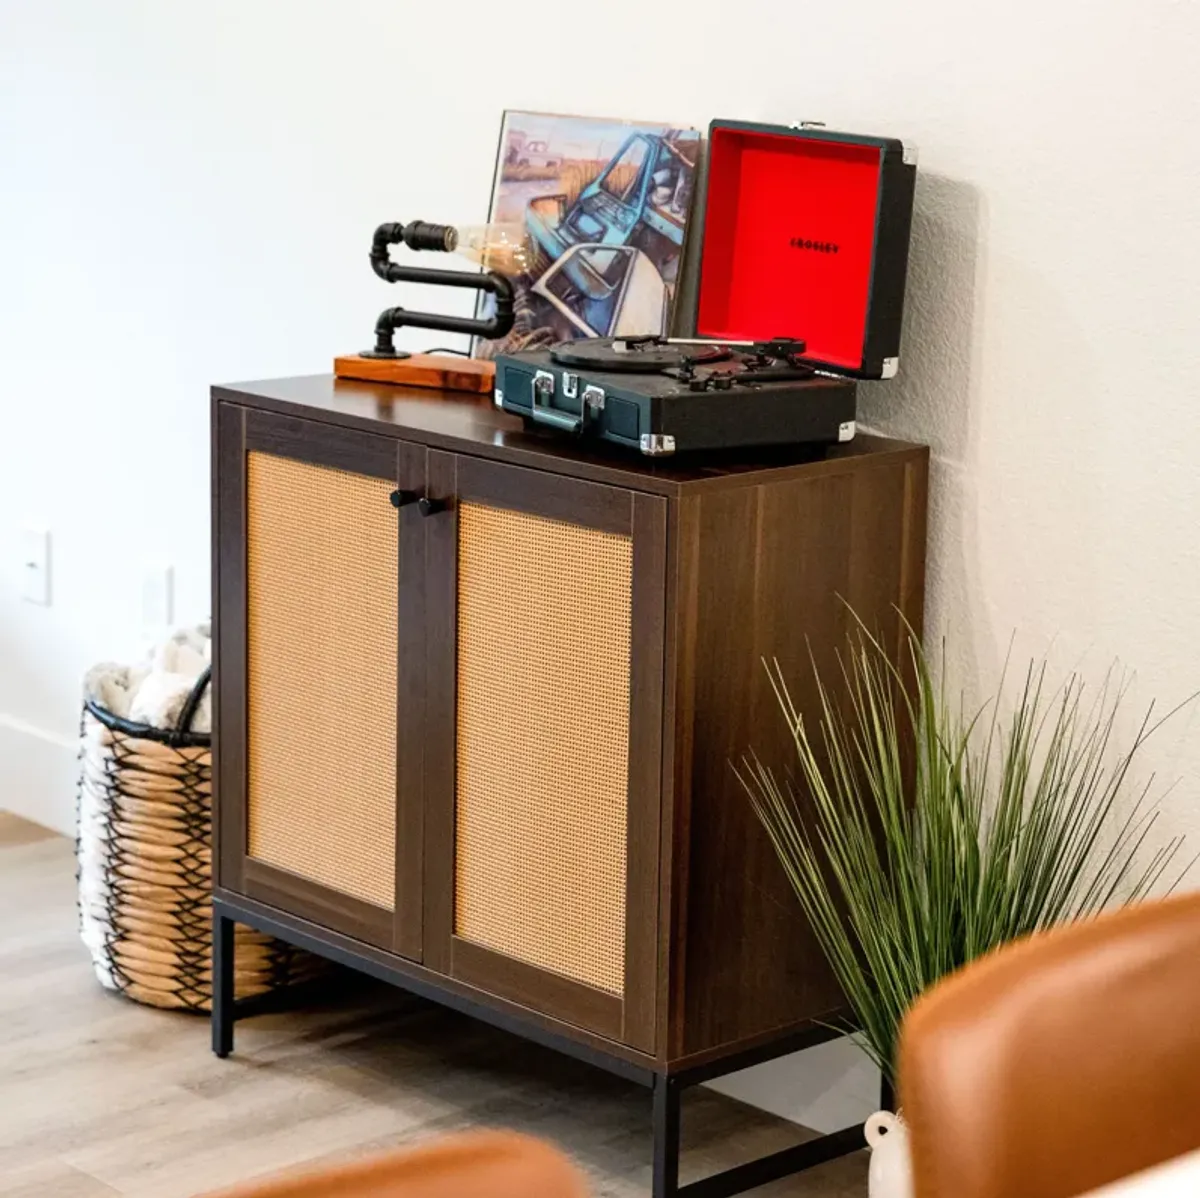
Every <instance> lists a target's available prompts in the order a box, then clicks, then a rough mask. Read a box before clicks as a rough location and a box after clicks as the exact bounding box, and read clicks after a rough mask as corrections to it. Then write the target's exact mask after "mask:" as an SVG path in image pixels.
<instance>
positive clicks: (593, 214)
mask: <svg viewBox="0 0 1200 1198" xmlns="http://www.w3.org/2000/svg"><path fill="white" fill-rule="evenodd" d="M699 148H700V135H699V133H698V132H697V131H696V130H694V129H677V128H673V127H670V126H667V125H651V124H643V123H640V122H629V121H612V120H599V119H596V118H592V117H576V116H554V115H548V114H544V113H527V112H506V113H505V114H504V121H503V124H502V126H501V133H500V150H499V155H498V158H497V165H496V177H495V183H494V185H493V189H492V201H491V208H490V212H489V217H488V219H489V221H500V222H517V221H519V222H521V223H522V224H523V225H524V228H525V231H526V234H527V236H528V238H529V241H530V243H531V248H532V250H533V253H532V255H531V262H532V265H531V267H530V270H529V271H528V272H527V273H526V274H523V275H521V276H520V277H519V278H517V279H516V280H514V282H515V285H516V291H517V299H516V313H517V319H516V323H515V324H514V326H513V330H512V332H511V333H509V334H508V335H507V336H506V337H505V338H503V339H502V340H500V341H489V342H482V343H479V344H477V345H476V347H475V353H476V354H477V355H479V356H481V357H491V356H493V355H494V354H496V353H512V352H515V351H517V350H521V349H534V348H537V347H539V346H545V345H552V344H554V343H555V342H558V341H563V340H568V339H572V338H577V337H615V336H632V335H634V334H638V333H662V332H665V331H666V330H667V329H668V327H669V322H670V315H671V305H672V302H673V300H674V296H675V289H676V286H677V283H678V280H679V269H680V262H681V258H682V254H683V244H684V237H685V235H686V232H687V223H688V216H689V214H690V211H691V204H692V192H693V188H694V185H695V179H696V164H697V157H698V154H699Z"/></svg>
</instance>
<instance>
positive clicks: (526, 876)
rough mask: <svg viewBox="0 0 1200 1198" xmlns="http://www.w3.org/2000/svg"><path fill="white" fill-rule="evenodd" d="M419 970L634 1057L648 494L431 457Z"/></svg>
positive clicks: (645, 778)
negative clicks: (606, 1040)
mask: <svg viewBox="0 0 1200 1198" xmlns="http://www.w3.org/2000/svg"><path fill="white" fill-rule="evenodd" d="M430 490H431V494H433V495H444V496H445V497H446V500H447V504H446V507H445V509H444V510H443V511H441V512H440V513H439V514H438V515H437V516H436V517H434V518H432V519H430V521H429V525H430V528H429V538H430V540H429V550H428V562H429V577H428V586H429V596H430V597H429V626H430V645H429V651H430V667H429V669H430V678H431V679H433V678H437V680H438V690H437V692H436V693H435V692H434V690H433V689H432V686H431V693H430V708H429V712H428V718H429V730H430V740H429V745H428V751H427V760H428V772H427V796H428V799H427V801H428V808H427V821H428V822H427V848H426V869H427V877H428V879H429V882H428V893H427V897H426V962H427V963H432V964H434V965H435V968H439V969H442V970H444V971H445V972H447V973H449V974H450V975H451V976H453V977H455V978H458V979H460V980H462V981H464V982H468V983H470V984H472V985H476V986H479V987H482V988H484V989H487V990H490V991H491V992H492V993H495V994H499V995H501V996H503V997H505V998H508V999H511V1000H514V1001H517V1002H520V1003H522V1004H523V1005H525V1006H528V1007H531V1008H533V1009H535V1010H538V1011H541V1012H543V1013H544V1014H546V1015H550V1016H554V1017H556V1018H559V1019H561V1020H564V1021H567V1022H569V1023H573V1024H577V1025H579V1026H582V1027H586V1028H588V1029H589V1030H591V1031H594V1032H599V1033H600V1034H602V1035H606V1036H610V1037H612V1038H613V1039H618V1040H622V1041H624V1042H625V1043H628V1044H630V1045H632V1046H634V1047H637V1048H640V1049H643V1050H645V1051H650V1050H652V1048H653V1037H654V1032H653V1023H654V1002H653V993H654V985H655V976H656V961H657V952H656V945H657V911H658V860H659V809H660V802H659V792H660V774H661V716H662V674H663V618H664V615H663V613H664V603H665V590H664V588H665V581H664V571H665V539H666V501H665V500H663V499H660V498H657V497H653V496H646V495H641V494H636V493H634V492H631V491H624V490H620V489H617V488H613V487H606V486H599V485H596V484H592V483H587V482H582V481H579V480H574V479H567V478H561V477H558V476H555V475H549V474H544V473H541V472H538V471H531V470H526V469H522V468H519V467H514V466H506V465H502V464H498V463H493V462H484V461H480V460H478V459H473V458H469V457H455V456H452V455H449V454H432V455H431V456H430Z"/></svg>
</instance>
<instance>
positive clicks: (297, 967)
mask: <svg viewBox="0 0 1200 1198" xmlns="http://www.w3.org/2000/svg"><path fill="white" fill-rule="evenodd" d="M210 676H211V671H210V670H206V671H205V672H204V674H203V676H202V677H201V678H200V680H199V681H198V682H197V684H196V686H195V688H194V689H193V691H192V693H191V696H190V697H189V699H188V701H187V703H186V704H185V705H184V708H183V711H182V712H181V713H180V716H179V721H178V723H177V724H176V726H175V728H174V729H170V730H164V729H161V728H153V727H151V726H149V725H148V724H137V723H133V722H131V721H129V720H125V719H122V718H121V717H119V716H116V715H113V713H112V712H110V711H107V710H105V709H104V708H103V707H101V706H100V705H99V704H97V703H96V702H95V701H94V700H92V699H90V698H89V699H88V700H86V701H85V703H84V708H83V722H82V726H81V729H80V738H81V741H82V746H81V751H80V780H79V799H78V837H77V840H76V862H77V866H78V870H77V878H78V883H79V928H80V935H81V936H82V938H83V942H84V944H86V945H87V947H88V950H89V951H90V953H91V955H92V964H93V966H94V967H95V970H96V976H97V977H98V978H99V979H100V982H101V984H102V985H104V986H105V987H107V988H108V989H110V990H119V991H121V992H122V993H124V994H126V995H128V996H129V997H130V998H133V999H136V1000H137V1001H138V1002H143V1003H148V1004H150V1005H151V1006H155V1007H171V1008H175V1009H180V1010H188V1011H208V1010H209V1009H210V1007H211V1004H212V922H211V921H212V895H211V888H212V873H211V851H210V847H209V846H210V839H211V834H212V750H211V738H210V737H209V736H208V735H207V734H206V733H199V732H192V731H191V724H192V719H193V717H194V716H195V712H196V709H197V707H198V706H199V704H200V700H201V697H202V696H203V694H204V690H205V688H206V687H207V686H208V685H209V681H210ZM320 967H321V965H320V962H319V961H318V959H317V958H315V957H312V956H310V955H309V954H307V953H303V952H300V951H299V950H297V949H294V948H292V947H291V946H290V945H287V944H284V943H283V942H282V941H279V940H275V939H273V938H272V937H270V936H264V935H263V934H262V933H261V932H255V931H252V930H251V929H249V928H244V927H240V926H239V927H238V929H237V955H236V965H235V969H234V979H235V980H234V986H235V994H236V997H237V998H239V999H243V998H253V997H255V996H258V995H263V994H266V993H268V992H270V991H273V990H276V989H278V988H280V987H282V986H286V985H289V984H291V983H294V982H297V981H303V980H307V979H308V978H310V977H312V976H314V975H315V974H316V973H317V972H318V970H319V969H320Z"/></svg>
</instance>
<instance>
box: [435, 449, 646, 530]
mask: <svg viewBox="0 0 1200 1198" xmlns="http://www.w3.org/2000/svg"><path fill="white" fill-rule="evenodd" d="M458 470H459V478H458V486H459V488H460V489H461V491H462V493H463V494H464V495H465V496H468V497H469V498H470V499H471V500H472V501H473V502H475V503H493V504H495V505H496V506H498V507H507V508H514V509H515V510H517V511H520V512H534V513H536V514H537V515H539V516H548V517H549V518H550V519H552V520H564V521H567V522H568V523H571V524H580V525H582V526H583V527H585V528H596V529H599V530H600V531H601V532H615V533H621V534H623V535H626V536H627V535H628V534H629V531H630V528H631V522H632V518H633V492H631V491H625V490H622V489H621V488H619V487H606V486H603V485H602V484H600V483H590V482H583V481H581V480H580V479H576V478H565V477H562V476H561V475H557V474H544V473H542V472H541V471H540V470H526V469H525V468H524V467H521V466H508V465H504V464H501V463H497V462H485V461H482V460H481V459H479V458H467V457H464V458H460V459H459V465H458ZM431 494H432V492H431Z"/></svg>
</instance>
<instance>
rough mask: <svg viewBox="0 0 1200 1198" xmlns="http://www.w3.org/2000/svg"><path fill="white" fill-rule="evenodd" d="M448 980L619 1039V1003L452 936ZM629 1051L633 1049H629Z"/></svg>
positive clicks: (619, 1000)
mask: <svg viewBox="0 0 1200 1198" xmlns="http://www.w3.org/2000/svg"><path fill="white" fill-rule="evenodd" d="M451 957H452V966H453V967H452V969H451V970H450V973H451V975H452V976H453V977H454V978H455V979H457V980H458V981H460V982H466V983H467V984H468V985H471V986H478V987H479V988H480V989H481V990H488V991H490V992H491V993H493V994H497V995H499V996H500V997H501V998H507V999H508V1000H509V1001H510V1002H516V1003H520V1004H521V1006H523V1007H528V1008H529V1009H530V1010H532V1011H540V1012H541V1013H542V1014H543V1015H553V1016H554V1017H555V1018H556V1019H562V1020H564V1021H566V1022H567V1023H572V1024H575V1025H576V1026H578V1027H581V1028H588V1029H589V1030H591V1031H593V1032H596V1033H597V1034H598V1035H601V1036H606V1037H609V1038H611V1039H613V1040H620V1039H621V1038H622V1037H621V1007H622V1005H623V1004H622V1002H621V999H620V998H619V997H618V996H617V995H615V994H607V993H605V991H603V990H596V989H594V988H593V987H591V986H585V985H583V984H582V983H580V982H576V981H573V980H572V979H571V978H566V977H560V976H559V975H557V974H554V973H550V972H549V971H548V970H545V969H538V968H536V967H535V966H533V965H526V964H525V963H524V962H523V961H517V960H515V959H514V958H512V957H506V956H505V955H504V954H503V953H497V952H493V951H492V950H491V949H487V948H483V947H482V946H480V945H478V944H473V943H472V942H471V941H470V940H463V939H462V938H461V937H458V936H455V937H453V939H452V941H451ZM630 1047H631V1048H636V1047H637V1046H636V1045H633V1044H631V1045H630Z"/></svg>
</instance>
